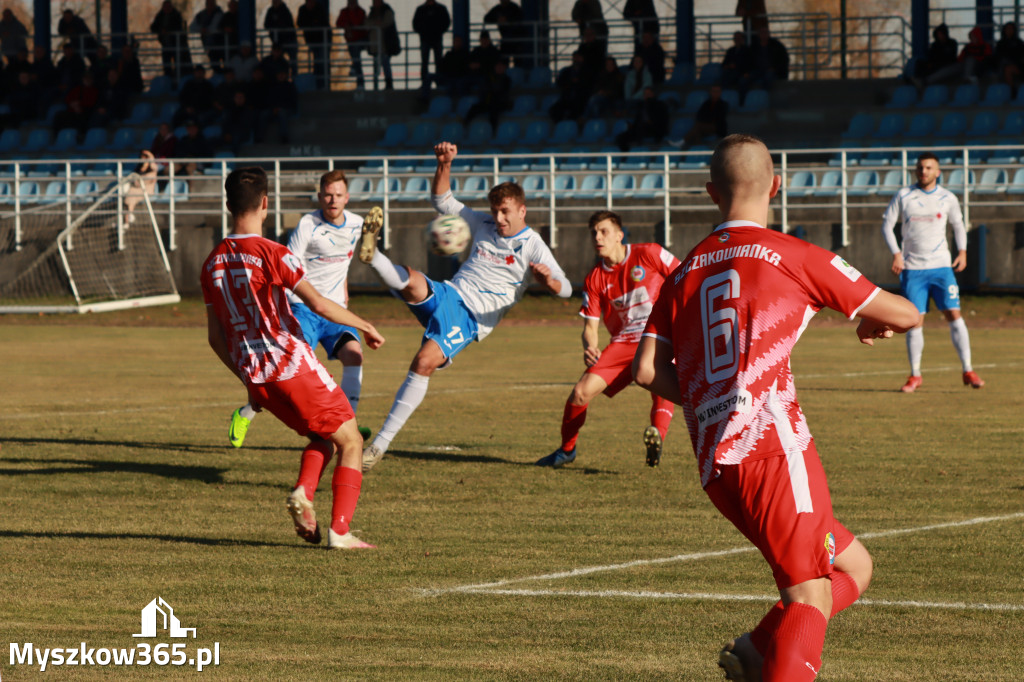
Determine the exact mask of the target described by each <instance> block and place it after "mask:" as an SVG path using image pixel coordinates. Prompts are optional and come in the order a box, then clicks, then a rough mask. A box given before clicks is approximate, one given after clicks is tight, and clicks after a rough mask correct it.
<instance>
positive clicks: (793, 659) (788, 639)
mask: <svg viewBox="0 0 1024 682" xmlns="http://www.w3.org/2000/svg"><path fill="white" fill-rule="evenodd" d="M827 628H828V621H827V620H825V616H823V615H822V613H821V611H819V610H818V609H816V608H814V607H813V606H811V605H810V604H801V603H800V602H793V603H791V604H790V605H789V606H787V607H786V609H785V611H784V612H783V614H782V618H781V619H780V620H779V627H778V628H776V629H775V634H774V635H772V641H771V644H769V645H768V653H767V654H766V655H765V657H764V667H762V668H761V679H762V680H764V682H812V681H813V680H814V678H815V677H817V676H818V671H819V670H821V650H822V648H823V647H824V646H825V630H826V629H827Z"/></svg>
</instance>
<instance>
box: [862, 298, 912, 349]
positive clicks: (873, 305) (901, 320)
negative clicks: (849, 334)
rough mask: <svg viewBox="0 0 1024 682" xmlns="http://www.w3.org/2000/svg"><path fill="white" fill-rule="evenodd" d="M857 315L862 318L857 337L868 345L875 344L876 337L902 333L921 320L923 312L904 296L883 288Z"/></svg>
mask: <svg viewBox="0 0 1024 682" xmlns="http://www.w3.org/2000/svg"><path fill="white" fill-rule="evenodd" d="M857 317H859V318H860V324H858V325H857V338H859V339H860V342H861V343H863V344H867V345H868V346H873V345H875V341H874V340H875V339H888V338H891V337H892V335H893V332H899V333H900V334H902V333H904V332H906V331H907V330H908V329H912V328H913V327H916V326H917V325H918V324H919V323H920V322H921V313H919V312H918V310H917V308H916V307H915V306H914V304H913V303H911V302H910V301H908V300H907V299H905V298H903V297H902V296H897V295H896V294H890V293H889V292H888V291H881V290H880V291H879V292H878V294H877V295H876V296H875V297H874V298H873V299H871V301H870V302H869V303H868V304H867V305H866V306H864V307H863V308H861V310H860V312H859V313H857Z"/></svg>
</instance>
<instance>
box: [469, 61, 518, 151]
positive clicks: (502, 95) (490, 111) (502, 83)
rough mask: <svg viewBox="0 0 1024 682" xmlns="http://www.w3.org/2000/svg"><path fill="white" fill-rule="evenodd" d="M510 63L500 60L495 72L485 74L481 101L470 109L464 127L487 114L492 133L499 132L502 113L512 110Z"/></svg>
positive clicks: (495, 66)
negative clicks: (481, 115)
mask: <svg viewBox="0 0 1024 682" xmlns="http://www.w3.org/2000/svg"><path fill="white" fill-rule="evenodd" d="M507 70H508V62H507V61H505V60H504V59H500V60H498V63H497V64H495V65H494V70H493V71H491V72H490V73H489V74H485V80H484V85H483V88H481V89H480V91H479V92H480V101H478V102H477V103H476V104H474V105H473V106H471V107H470V108H469V111H467V112H466V118H465V120H464V121H463V122H462V125H464V126H466V127H467V128H468V127H469V124H470V123H471V122H472V121H473V119H474V118H476V117H477V116H479V115H480V114H487V117H488V119H490V121H491V132H492V133H497V132H498V120H499V119H500V118H501V115H502V113H504V112H506V111H508V110H509V109H511V108H512V79H511V78H509V76H508V73H506V71H507Z"/></svg>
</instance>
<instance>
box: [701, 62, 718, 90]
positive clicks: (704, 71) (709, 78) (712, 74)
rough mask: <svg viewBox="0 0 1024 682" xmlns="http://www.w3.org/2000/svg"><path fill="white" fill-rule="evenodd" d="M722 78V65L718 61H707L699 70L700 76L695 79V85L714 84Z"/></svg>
mask: <svg viewBox="0 0 1024 682" xmlns="http://www.w3.org/2000/svg"><path fill="white" fill-rule="evenodd" d="M721 79H722V65H721V64H719V63H718V62H708V63H707V64H705V65H704V66H703V67H701V70H700V77H699V78H698V79H697V85H701V86H705V87H706V86H710V85H715V84H717V83H718V81H720V80H721Z"/></svg>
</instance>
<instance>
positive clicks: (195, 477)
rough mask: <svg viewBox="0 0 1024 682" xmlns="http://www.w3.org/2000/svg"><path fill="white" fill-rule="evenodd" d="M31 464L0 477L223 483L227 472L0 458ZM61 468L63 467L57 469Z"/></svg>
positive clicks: (4, 470)
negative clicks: (144, 477)
mask: <svg viewBox="0 0 1024 682" xmlns="http://www.w3.org/2000/svg"><path fill="white" fill-rule="evenodd" d="M2 462H9V463H11V464H34V465H36V466H35V467H34V468H32V469H11V468H0V476H54V475H60V474H96V473H127V474H149V475H151V476H162V477H164V478H173V479H177V480H179V481H201V482H203V483H224V477H223V474H224V472H225V471H227V469H226V468H225V469H222V468H217V467H206V466H192V465H183V464H162V463H153V464H151V463H146V462H118V461H112V460H90V459H32V458H29V457H18V458H13V457H8V458H0V463H2ZM61 465H63V466H61Z"/></svg>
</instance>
